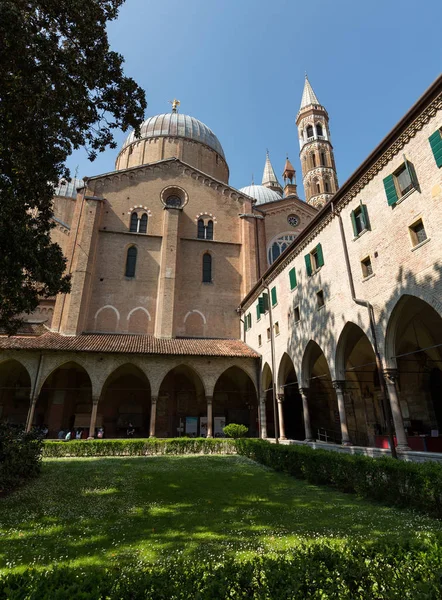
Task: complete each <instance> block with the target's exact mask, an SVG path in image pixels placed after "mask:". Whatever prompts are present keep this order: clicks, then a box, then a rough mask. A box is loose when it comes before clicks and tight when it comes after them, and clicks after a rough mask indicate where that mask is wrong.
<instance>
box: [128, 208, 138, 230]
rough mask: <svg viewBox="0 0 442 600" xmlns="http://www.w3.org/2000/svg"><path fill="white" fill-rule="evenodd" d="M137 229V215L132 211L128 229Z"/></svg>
mask: <svg viewBox="0 0 442 600" xmlns="http://www.w3.org/2000/svg"><path fill="white" fill-rule="evenodd" d="M137 230H138V215H137V213H136V212H133V213H132V214H131V216H130V229H129V231H133V232H135V233H136V232H137Z"/></svg>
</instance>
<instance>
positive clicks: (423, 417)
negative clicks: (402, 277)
mask: <svg viewBox="0 0 442 600" xmlns="http://www.w3.org/2000/svg"><path fill="white" fill-rule="evenodd" d="M386 358H387V361H389V362H390V364H392V363H394V362H396V365H397V369H398V376H399V377H398V381H397V384H396V385H397V391H398V395H399V400H400V407H401V412H402V417H403V420H404V426H405V430H406V433H407V439H408V445H409V446H410V447H411V448H412V449H413V450H428V451H430V452H431V451H433V452H441V451H442V395H441V391H442V318H441V316H440V315H439V314H438V313H437V312H436V310H435V309H434V308H433V307H432V306H430V305H429V304H428V303H427V302H425V301H424V300H421V299H420V298H417V297H415V296H410V295H405V296H403V297H402V298H401V299H400V300H399V302H398V303H397V305H396V307H395V309H394V310H393V313H392V315H391V318H390V321H389V324H388V327H387V336H386Z"/></svg>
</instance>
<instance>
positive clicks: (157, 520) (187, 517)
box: [0, 456, 442, 572]
mask: <svg viewBox="0 0 442 600" xmlns="http://www.w3.org/2000/svg"><path fill="white" fill-rule="evenodd" d="M0 508H1V510H0V539H1V544H0V569H1V570H3V571H5V570H7V571H9V572H10V571H23V570H26V569H27V568H29V567H31V566H33V567H35V568H37V569H46V568H47V567H49V566H54V565H66V566H67V565H69V566H70V567H75V566H79V567H86V566H111V565H112V564H118V565H121V564H123V563H124V562H126V561H127V562H128V563H133V562H134V561H140V562H147V563H152V562H157V561H159V562H161V561H163V560H165V559H168V558H171V557H177V558H178V557H185V558H189V559H191V560H193V559H194V560H196V561H201V560H203V559H204V560H207V559H214V560H223V559H226V558H229V557H233V556H235V557H236V558H239V559H241V558H249V557H251V556H253V555H256V554H268V553H278V552H280V551H285V550H290V549H291V548H295V547H296V546H297V545H299V544H302V543H304V544H305V543H307V544H309V543H314V542H315V541H318V540H328V541H331V542H332V543H333V544H336V545H340V544H345V543H346V542H350V541H351V542H356V543H361V544H370V543H371V542H377V541H379V540H381V539H383V540H385V542H386V543H389V542H392V543H393V542H395V541H399V540H401V541H402V542H404V541H406V540H407V539H409V540H410V541H412V540H417V539H423V538H428V537H432V536H433V535H435V536H439V535H440V534H441V533H442V525H441V523H440V522H439V521H436V520H433V519H431V518H429V517H425V516H422V515H418V514H415V513H413V512H411V511H406V510H398V509H394V508H390V507H385V506H381V505H379V504H375V503H371V502H369V501H365V500H362V499H359V498H357V497H356V496H354V495H351V494H342V493H338V492H335V491H332V490H330V488H325V487H319V486H314V485H311V484H309V483H306V482H304V481H299V480H296V479H294V478H292V477H290V476H288V475H285V474H281V473H276V472H274V471H271V470H269V469H267V468H266V467H263V466H261V465H258V464H256V463H254V462H252V461H250V460H248V459H246V458H243V457H239V456H155V457H148V458H145V457H130V458H129V457H113V458H85V459H78V458H66V459H45V460H44V461H43V469H42V475H41V477H39V478H38V479H36V480H34V481H32V482H30V483H29V484H27V485H26V486H24V487H22V488H20V489H19V490H17V491H15V492H14V493H12V494H10V495H9V496H7V497H5V498H3V499H1V501H0Z"/></svg>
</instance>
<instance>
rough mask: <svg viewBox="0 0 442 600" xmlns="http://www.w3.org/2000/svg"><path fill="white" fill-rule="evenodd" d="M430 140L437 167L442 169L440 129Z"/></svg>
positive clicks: (441, 136)
mask: <svg viewBox="0 0 442 600" xmlns="http://www.w3.org/2000/svg"><path fill="white" fill-rule="evenodd" d="M428 140H429V142H430V146H431V149H432V151H433V155H434V159H435V161H436V165H437V166H438V167H442V135H441V131H440V129H438V130H437V131H435V132H434V133H433V134H432V135H430V137H429V138H428Z"/></svg>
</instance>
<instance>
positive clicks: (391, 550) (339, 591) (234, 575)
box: [0, 542, 442, 600]
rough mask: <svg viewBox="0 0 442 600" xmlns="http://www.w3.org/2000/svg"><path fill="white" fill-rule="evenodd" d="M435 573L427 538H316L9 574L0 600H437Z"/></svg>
mask: <svg viewBox="0 0 442 600" xmlns="http://www.w3.org/2000/svg"><path fill="white" fill-rule="evenodd" d="M441 573H442V549H441V548H440V547H439V546H438V545H437V544H432V543H430V542H427V543H424V542H422V543H419V544H412V545H407V544H400V543H397V544H390V545H389V546H386V545H385V544H380V543H379V544H376V545H374V546H370V547H369V548H367V547H363V546H360V545H359V546H356V545H349V546H346V547H339V548H338V547H336V546H334V545H333V544H331V543H329V542H315V543H314V544H309V545H301V546H299V547H298V548H296V549H295V551H294V552H291V553H289V552H283V553H281V554H278V555H265V554H264V555H261V556H259V555H255V556H254V557H252V558H251V559H248V560H245V561H238V560H235V559H227V560H225V561H223V562H218V561H217V562H213V561H210V559H209V560H208V561H186V560H169V561H165V562H163V563H154V564H143V563H138V564H132V565H118V566H115V567H112V568H107V569H104V568H93V567H87V568H68V567H60V568H55V569H50V570H47V571H44V570H43V571H37V570H27V571H26V572H24V573H20V574H12V573H7V574H5V575H3V577H2V578H0V598H8V600H22V599H23V598H28V599H37V598H38V599H39V600H57V599H60V600H61V599H64V598H82V599H84V600H87V599H90V600H96V599H99V598H103V599H104V598H106V599H107V600H117V599H121V598H131V599H133V600H138V599H139V600H142V599H144V598H155V599H158V600H160V599H174V600H188V598H198V599H199V600H206V599H207V600H212V599H215V598H220V599H221V598H237V599H239V598H248V599H250V600H255V599H256V600H276V599H278V600H296V599H299V600H306V599H307V600H308V599H315V600H320V599H323V600H326V599H327V600H384V599H385V600H424V599H425V600H438V599H440V597H441V593H442V585H441Z"/></svg>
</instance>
